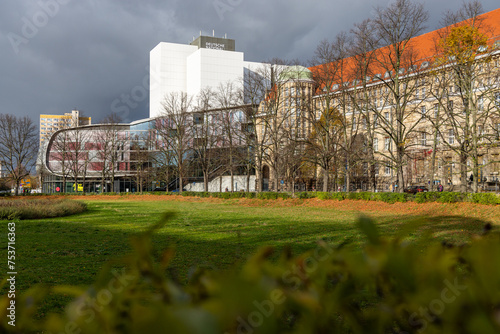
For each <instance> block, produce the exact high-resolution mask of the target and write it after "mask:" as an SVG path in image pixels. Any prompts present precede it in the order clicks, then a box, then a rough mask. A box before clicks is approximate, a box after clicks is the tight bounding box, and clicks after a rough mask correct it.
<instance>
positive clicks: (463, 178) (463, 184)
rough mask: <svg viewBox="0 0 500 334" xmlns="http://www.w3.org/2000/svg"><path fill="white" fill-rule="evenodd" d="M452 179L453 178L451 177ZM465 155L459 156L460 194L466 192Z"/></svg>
mask: <svg viewBox="0 0 500 334" xmlns="http://www.w3.org/2000/svg"><path fill="white" fill-rule="evenodd" d="M452 178H453V176H452ZM467 180H468V178H467V154H465V153H461V154H460V192H463V193H466V192H467Z"/></svg>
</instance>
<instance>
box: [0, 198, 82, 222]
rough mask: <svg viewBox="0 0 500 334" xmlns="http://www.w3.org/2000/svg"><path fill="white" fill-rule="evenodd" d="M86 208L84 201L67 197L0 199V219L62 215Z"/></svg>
mask: <svg viewBox="0 0 500 334" xmlns="http://www.w3.org/2000/svg"><path fill="white" fill-rule="evenodd" d="M86 210H87V205H86V204H85V203H83V202H80V201H73V200H69V199H55V200H53V199H29V200H27V199H18V200H0V220H1V219H8V220H14V219H41V218H54V217H63V216H69V215H74V214H77V213H81V212H84V211H86Z"/></svg>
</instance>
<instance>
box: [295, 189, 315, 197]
mask: <svg viewBox="0 0 500 334" xmlns="http://www.w3.org/2000/svg"><path fill="white" fill-rule="evenodd" d="M295 197H296V198H300V199H306V198H313V197H315V194H314V192H309V191H302V192H296V193H295Z"/></svg>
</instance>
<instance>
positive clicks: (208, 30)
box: [0, 0, 498, 122]
mask: <svg viewBox="0 0 500 334" xmlns="http://www.w3.org/2000/svg"><path fill="white" fill-rule="evenodd" d="M388 3H389V1H387V0H376V1H373V0H372V1H368V0H350V1H343V2H340V1H326V0H319V1H314V2H309V1H303V0H302V1H298V0H288V1H285V0H277V1H272V2H270V1H263V0H257V1H250V0H209V1H193V0H187V1H186V0H185V1H181V0H179V1H176V0H173V1H159V0H158V1H143V2H138V1H135V0H125V1H123V0H122V1H118V0H109V1H95V0H89V1H85V0H82V1H77V0H37V1H27V0H18V1H14V0H6V1H3V2H2V4H1V5H0V59H1V60H2V62H1V65H0V78H1V79H0V98H1V101H2V105H1V109H0V113H11V114H16V115H19V116H25V115H28V116H30V117H32V118H33V119H34V120H35V121H36V122H38V116H39V114H41V113H55V114H62V113H64V112H69V111H71V109H72V108H78V109H80V110H82V111H83V112H84V113H85V114H86V115H88V116H92V118H93V121H94V122H97V121H99V120H100V119H102V118H103V117H105V116H106V115H108V114H109V113H111V112H112V111H113V110H117V107H120V106H121V107H124V106H126V108H121V109H120V110H121V111H122V114H121V116H122V118H123V119H124V120H127V121H133V120H137V119H140V118H145V117H147V116H148V114H149V112H148V100H149V95H145V94H144V92H146V91H147V86H148V78H149V77H148V68H149V51H150V50H151V49H152V48H153V47H155V46H156V45H157V44H158V43H159V42H161V41H167V42H174V43H188V42H189V41H191V40H192V38H193V37H197V36H198V35H199V31H200V30H202V31H203V34H205V35H211V34H212V31H213V30H214V31H215V35H216V36H218V37H222V36H224V34H226V33H227V36H228V37H229V38H233V39H235V40H236V48H237V50H238V51H243V52H245V59H246V60H250V61H266V60H269V59H271V58H274V57H278V58H283V59H288V60H291V59H298V60H300V61H302V62H307V60H308V59H310V58H311V57H312V55H313V52H314V49H315V48H316V45H317V44H318V42H319V41H321V40H322V39H325V38H326V39H332V38H333V37H334V36H335V35H336V34H338V33H339V32H340V31H342V30H344V31H348V30H349V29H351V28H352V26H353V24H354V23H356V22H360V21H362V20H363V19H366V18H369V17H370V16H371V14H372V13H373V7H374V6H377V5H378V6H386V5H387V4H388ZM483 5H484V9H485V11H489V10H492V9H495V8H497V7H498V4H497V0H485V1H483ZM457 6H458V4H457V3H456V2H455V1H451V0H449V1H443V2H440V3H439V4H436V3H430V2H429V3H428V4H426V7H427V9H428V10H429V11H430V13H431V20H430V22H429V23H428V26H429V29H428V30H432V29H435V28H437V26H438V21H439V19H440V15H441V14H442V12H443V11H445V10H448V9H451V10H456V8H457ZM131 96H133V99H131ZM127 101H128V102H127ZM127 103H128V104H127ZM118 109H119V108H118ZM124 110H126V111H124Z"/></svg>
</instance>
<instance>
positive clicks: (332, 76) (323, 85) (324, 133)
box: [306, 34, 345, 191]
mask: <svg viewBox="0 0 500 334" xmlns="http://www.w3.org/2000/svg"><path fill="white" fill-rule="evenodd" d="M344 36H345V35H344V34H340V35H339V36H337V38H336V39H335V41H334V42H328V41H326V40H323V41H321V42H320V44H319V45H318V47H317V48H316V51H315V53H314V58H313V60H312V61H311V64H312V65H313V67H312V69H311V71H312V73H313V79H314V81H315V82H316V84H317V86H318V91H319V94H320V96H319V98H318V99H317V100H316V105H315V106H314V107H313V108H312V109H311V110H310V112H309V115H308V121H309V123H310V124H311V126H312V131H311V136H310V137H309V140H308V142H307V150H306V152H307V153H308V154H306V158H307V159H308V160H309V161H310V162H312V163H314V164H316V165H317V166H318V167H319V168H321V173H322V176H323V182H322V183H323V191H328V184H329V183H330V182H329V174H330V173H329V171H330V170H332V169H334V166H335V164H336V157H337V153H338V145H339V130H340V128H339V125H340V124H341V123H340V117H339V116H340V115H339V113H338V105H336V103H335V94H336V91H337V90H338V87H340V86H339V77H340V76H341V72H342V69H341V67H342V65H343V62H342V58H343V56H345V55H343V54H340V53H339V50H342V49H341V48H339V47H337V43H340V42H341V41H342V40H343V37H344Z"/></svg>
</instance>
